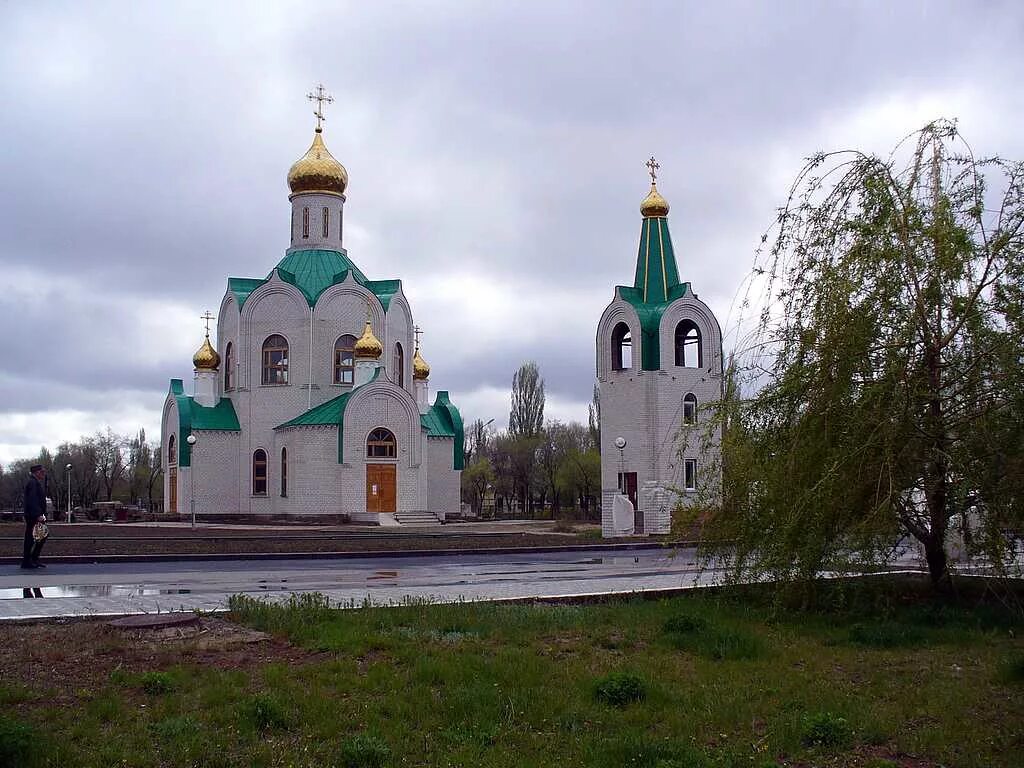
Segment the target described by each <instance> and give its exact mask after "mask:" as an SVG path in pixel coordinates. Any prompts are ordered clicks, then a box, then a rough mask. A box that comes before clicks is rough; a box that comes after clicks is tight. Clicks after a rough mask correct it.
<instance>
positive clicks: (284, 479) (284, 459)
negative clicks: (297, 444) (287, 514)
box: [281, 448, 288, 496]
mask: <svg viewBox="0 0 1024 768" xmlns="http://www.w3.org/2000/svg"><path fill="white" fill-rule="evenodd" d="M287 495H288V449H287V448H282V449H281V496H287Z"/></svg>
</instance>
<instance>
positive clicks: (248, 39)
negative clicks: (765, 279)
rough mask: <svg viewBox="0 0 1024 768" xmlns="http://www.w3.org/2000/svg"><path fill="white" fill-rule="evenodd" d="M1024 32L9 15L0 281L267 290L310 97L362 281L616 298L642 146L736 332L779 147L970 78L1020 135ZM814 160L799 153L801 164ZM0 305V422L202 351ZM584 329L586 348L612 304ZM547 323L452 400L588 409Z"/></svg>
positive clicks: (931, 11)
mask: <svg viewBox="0 0 1024 768" xmlns="http://www.w3.org/2000/svg"><path fill="white" fill-rule="evenodd" d="M1022 23H1024V11H1022V10H1021V9H1020V8H1019V6H1018V5H1015V4H1012V3H1003V4H999V3H994V4H984V5H980V4H962V3H953V2H936V3H897V4H893V3H883V2H863V3H849V4H834V3H827V4H823V3H811V2H806V3H790V4H784V5H779V4H765V3H760V2H732V3H715V4H710V3H678V2H669V1H667V0H666V2H647V3H632V4H621V3H603V2H589V1H584V0H578V1H577V2H566V3H544V4H512V5H510V4H504V5H502V4H494V3H480V4H470V3H466V2H462V1H461V0H459V1H457V2H456V1H454V0H453V1H452V2H439V3H431V4H420V3H415V4H414V3H380V4H374V5H362V6H355V7H335V6H334V5H333V4H323V5H315V4H312V3H302V4H295V5H291V4H264V5H253V4H244V3H239V4H226V3H225V4H217V5H216V6H214V7H211V6H209V5H208V4H200V3H184V4H175V5H174V6H145V5H128V4H123V3H110V4H98V3H97V4H89V5H87V6H86V5H80V4H61V3H57V4H33V5H14V4H8V5H5V6H3V7H2V8H0V28H2V29H3V30H4V31H5V46H4V47H3V49H2V50H0V103H2V104H3V105H4V108H3V109H2V110H0V136H2V138H3V146H2V149H0V275H7V274H11V273H12V272H11V271H12V270H14V269H19V268H31V269H34V270H36V271H38V272H39V273H41V274H43V275H44V276H45V275H50V276H54V277H55V276H60V278H61V279H64V280H70V281H72V282H74V283H76V284H77V285H78V286H79V290H80V291H82V292H88V293H89V295H90V296H91V297H93V298H94V299H95V300H96V302H95V303H98V304H99V305H100V306H103V305H107V306H110V307H118V306H122V305H124V304H125V303H131V304H135V305H140V306H148V305H155V304H156V303H158V302H160V303H168V302H170V303H174V304H176V305H180V306H182V307H191V308H194V309H195V310H197V311H202V310H203V309H205V308H207V307H211V308H213V309H216V306H217V304H218V302H219V299H220V297H221V295H222V293H223V291H224V288H225V280H226V278H227V277H228V276H229V275H237V276H255V277H260V276H263V275H265V274H266V273H267V272H268V271H269V270H270V269H271V268H272V267H273V266H274V264H276V262H277V261H278V260H279V259H280V257H281V255H282V253H283V250H284V248H285V247H286V245H287V224H288V216H289V209H288V203H287V190H286V188H285V184H284V177H285V174H286V172H287V169H288V166H289V165H290V164H291V162H292V161H293V160H294V159H296V158H297V157H298V156H299V155H300V154H301V153H302V152H303V151H304V150H305V148H306V146H308V142H309V140H310V133H311V131H310V129H311V116H310V108H309V105H308V104H307V103H306V102H305V101H304V100H303V98H302V95H303V94H304V93H305V92H306V90H308V89H309V88H310V86H311V85H312V84H313V83H314V82H315V81H317V80H319V79H322V80H323V81H324V82H325V84H326V85H327V86H328V88H329V89H330V90H332V91H333V93H334V95H335V97H336V99H337V101H336V103H335V104H334V105H333V106H332V107H331V108H330V109H329V112H328V118H329V119H328V123H327V142H328V145H329V146H330V148H331V150H332V151H333V152H334V153H335V155H336V156H337V157H338V158H339V159H340V160H341V161H342V162H344V163H345V164H346V166H347V167H348V169H349V171H350V173H351V176H352V183H351V187H350V193H349V201H348V207H347V211H346V220H347V222H348V225H349V227H350V233H351V234H350V236H349V237H348V245H349V248H350V255H351V256H352V258H353V259H354V260H355V262H356V263H357V264H359V265H360V267H361V268H362V269H363V270H364V271H365V272H366V273H367V274H368V275H369V276H371V277H375V278H387V277H400V278H402V279H403V280H404V282H405V284H406V285H407V286H410V285H412V284H415V283H416V282H417V281H420V280H423V279H425V278H426V277H427V276H436V275H439V274H440V275H447V274H452V273H455V272H458V271H470V272H474V273H477V274H484V275H487V276H489V277H491V278H492V279H493V280H494V281H495V282H496V284H509V283H513V282H514V284H515V285H517V286H525V288H523V289H524V290H530V289H531V286H532V287H533V289H534V290H537V291H541V290H543V291H545V295H548V294H549V293H550V294H552V295H557V292H558V289H559V287H560V286H572V287H573V288H574V289H576V290H578V291H583V292H587V291H600V292H601V294H602V295H604V296H607V298H608V299H610V298H611V291H612V287H613V286H614V285H615V284H624V283H629V282H630V281H631V278H632V272H633V260H634V258H635V253H636V245H637V237H638V233H639V226H640V221H639V214H638V210H637V208H638V205H639V201H640V199H641V198H642V197H643V195H644V194H645V193H646V176H645V174H644V169H643V166H642V163H643V161H644V160H645V159H646V157H647V156H648V155H650V154H651V153H655V154H656V155H658V157H659V160H660V161H661V163H662V166H663V171H662V179H661V182H660V184H659V186H660V188H661V189H662V192H663V193H664V194H665V195H666V196H667V197H668V198H669V200H670V202H671V204H672V215H671V226H672V232H673V239H674V243H675V246H676V252H677V255H678V258H679V262H680V271H681V273H682V277H683V278H684V279H688V280H691V281H692V282H693V285H694V288H695V289H696V290H697V292H698V293H700V294H701V296H702V297H703V298H704V299H705V300H707V301H709V302H710V303H711V304H712V306H713V307H714V308H715V310H716V311H717V312H718V313H719V315H720V318H721V319H722V320H723V321H724V320H725V315H726V314H727V313H728V311H729V308H730V306H731V304H732V301H733V295H734V294H735V292H736V289H737V287H738V285H739V284H740V281H741V280H742V278H743V276H744V274H745V273H746V271H747V270H748V269H749V266H750V264H751V259H752V254H753V249H754V248H755V247H756V245H757V237H758V235H759V234H760V232H761V231H762V230H763V229H764V228H765V226H766V225H767V224H769V223H770V222H771V219H772V216H773V213H774V207H775V206H776V205H778V204H779V203H780V202H781V199H782V196H783V195H784V194H785V190H784V189H765V188H764V181H765V180H764V178H763V175H762V174H763V164H764V162H765V156H766V154H767V153H768V152H769V151H770V149H771V148H772V147H773V146H776V145H778V144H779V143H786V142H787V141H788V139H789V137H791V136H793V135H803V134H804V132H805V131H806V130H807V128H808V126H810V125H813V124H814V123H815V121H817V120H819V119H821V118H822V116H824V115H829V114H834V113H836V112H839V111H842V110H844V109H847V108H849V107H851V106H852V105H856V104H858V103H862V102H864V101H866V100H868V99H870V98H872V97H874V96H880V95H884V94H886V93H890V92H898V91H906V92H912V91H914V90H917V89H934V90H936V91H941V90H942V89H944V88H953V87H959V86H961V85H962V84H963V83H965V82H968V83H972V84H973V85H974V86H975V87H977V88H978V89H989V90H990V91H992V92H993V93H995V94H996V95H997V98H996V102H997V103H1000V104H1005V105H1006V114H1003V115H993V116H992V118H991V119H992V120H998V121H1001V122H1006V123H1014V122H1017V123H1019V118H1020V113H1021V111H1022V110H1024V106H1022V105H1020V104H1019V103H1016V102H1013V100H1012V99H1010V98H1008V97H1007V96H1006V94H1012V93H1014V92H1015V90H1014V89H1016V88H1017V84H1018V83H1019V82H1020V80H1021V78H1022V76H1024V56H1022V55H1021V53H1020V49H1019V40H1020V35H1021V31H1022ZM43 40H45V41H47V44H46V45H42V44H40V43H41V41H43ZM915 127H917V126H912V125H911V126H902V125H901V126H892V127H891V131H892V134H893V137H894V139H895V138H896V137H898V136H901V135H902V134H903V133H905V132H907V131H909V130H912V129H913V128H915ZM964 127H965V130H966V131H967V132H968V134H970V132H971V130H970V126H964ZM819 148H821V147H820V146H816V145H808V146H802V145H801V146H799V147H798V148H796V150H795V152H794V157H793V158H792V163H793V170H794V171H795V170H796V168H797V167H798V165H799V162H800V155H801V154H809V153H811V152H813V151H814V150H816V149H819ZM985 150H986V151H999V152H1003V153H1010V154H1013V153H1014V152H1015V151H1016V154H1018V155H1024V147H1022V146H1021V145H1019V144H1018V146H1017V147H986V148H985ZM362 233H365V236H364V235H363V234H362ZM712 250H713V252H714V253H715V258H714V259H710V258H709V257H708V254H709V253H710V252H712ZM513 278H514V280H513ZM3 279H4V278H3V277H0V280H3ZM407 290H408V289H407ZM574 295H575V294H574ZM90 306H92V305H90ZM413 309H414V311H416V312H417V320H418V321H419V322H421V323H422V324H425V325H429V324H430V323H431V320H432V318H431V317H429V316H423V314H422V312H423V311H424V310H417V307H416V306H415V305H414V307H413ZM432 311H437V310H432ZM449 311H450V312H456V313H457V312H459V311H460V310H459V308H458V307H457V306H455V307H452V308H450V310H449ZM0 312H2V314H3V320H4V330H5V333H4V334H3V341H2V342H0V343H2V350H0V351H2V358H0V359H3V360H4V363H3V364H2V365H0V374H2V375H3V376H4V377H5V378H3V379H2V380H0V381H2V383H0V395H2V396H3V399H2V401H0V412H8V413H10V412H15V411H21V410H24V409H25V408H26V407H27V406H26V403H28V402H30V401H32V400H33V399H34V398H33V397H32V393H34V392H35V391H36V390H37V389H38V388H40V387H47V386H48V387H50V389H49V390H46V391H47V392H48V393H49V394H50V397H49V398H47V399H48V401H49V402H50V403H51V407H54V408H56V407H58V406H61V405H63V406H66V407H75V406H76V405H78V404H80V405H82V406H83V407H87V408H95V403H94V401H93V399H92V398H93V393H95V392H98V391H103V390H104V389H105V388H109V387H113V386H118V387H131V388H137V389H139V390H145V391H147V392H153V393H154V395H155V400H154V402H153V408H154V410H155V409H158V408H159V407H160V399H161V396H162V392H163V391H164V390H165V388H166V384H167V378H168V377H170V376H178V377H185V378H187V377H188V375H189V374H190V366H189V360H188V355H187V354H182V355H181V359H180V360H178V362H177V363H175V362H173V361H172V360H164V359H163V358H159V356H158V357H157V358H153V357H152V356H147V357H146V359H154V360H155V361H154V362H152V363H142V362H139V361H129V362H128V363H126V364H122V365H110V364H108V363H106V362H104V361H103V360H102V359H101V358H100V357H98V356H97V352H96V350H101V349H104V348H108V347H109V346H110V345H111V344H114V343H116V342H117V340H118V338H119V337H120V336H121V335H122V334H121V331H122V329H121V328H119V327H118V323H123V322H124V317H126V313H124V312H118V311H114V312H111V313H109V314H107V313H103V312H99V311H98V310H95V309H86V308H83V306H81V304H80V303H77V302H75V301H70V300H69V301H62V302H60V303H55V304H51V305H50V306H47V307H45V308H43V309H39V308H31V307H25V306H22V305H18V304H12V303H11V302H10V301H9V300H8V301H0ZM580 312H581V313H588V314H594V315H595V316H594V317H593V319H592V322H591V323H590V324H589V325H587V327H592V325H593V324H596V322H597V316H596V315H597V314H599V312H600V308H596V309H595V308H594V307H590V306H589V305H587V306H586V307H584V306H582V305H581V306H580ZM544 322H545V320H544V318H542V317H524V318H522V320H521V323H522V325H523V328H522V329H516V328H511V329H509V336H510V337H511V338H510V341H509V342H508V343H507V344H505V345H503V346H502V348H501V350H500V352H497V351H495V350H494V349H493V348H491V347H490V345H489V344H485V343H483V342H480V341H477V340H474V338H473V335H472V333H470V334H467V337H466V341H465V343H466V345H467V346H468V349H466V350H462V351H461V356H460V357H456V356H455V355H453V354H451V353H449V352H447V351H445V350H444V349H443V348H442V347H440V346H439V347H438V348H437V351H436V352H435V353H432V354H431V355H429V356H428V357H429V359H430V362H431V364H432V365H433V366H434V369H435V372H436V376H437V380H438V384H439V385H440V386H442V387H445V388H448V389H451V390H453V391H459V390H462V391H471V390H473V389H476V388H478V387H480V386H483V385H484V384H492V385H494V386H497V387H500V388H507V387H508V385H509V382H510V380H511V374H512V371H514V370H515V367H516V366H517V365H518V363H519V362H521V360H523V359H527V358H533V359H537V360H538V362H539V363H540V365H541V368H542V371H543V373H544V375H545V377H546V379H547V380H548V386H549V391H552V392H555V393H557V394H558V395H559V396H561V397H563V398H564V399H566V400H573V401H576V402H585V401H586V400H588V399H589V395H590V382H591V381H592V378H593V335H592V333H591V332H589V331H588V332H586V333H579V332H573V333H571V334H568V333H566V334H563V335H564V338H562V337H559V339H558V344H559V348H558V349H557V350H548V349H544V348H541V347H538V346H537V345H530V344H527V343H520V342H519V341H518V339H519V338H520V337H521V338H522V339H526V338H533V337H534V333H532V331H536V330H537V329H538V328H540V327H541V326H542V325H543V323H544ZM520 331H522V332H521V333H520ZM33 332H40V333H42V334H43V335H44V336H45V338H46V339H47V340H48V341H47V346H46V349H45V351H44V352H43V353H42V354H38V353H36V351H35V350H34V348H33V346H32V344H31V343H29V342H28V341H26V340H27V339H29V338H31V335H32V333H33ZM198 333H199V325H198V321H196V324H195V325H194V326H189V327H186V328H177V327H167V328H166V329H165V330H164V331H162V332H160V336H161V338H156V337H154V338H153V340H152V343H153V344H161V345H166V344H168V343H169V342H170V341H173V340H174V339H176V338H179V337H181V336H184V337H185V338H190V339H195V340H196V341H197V342H198ZM179 344H180V342H179ZM27 382H32V385H31V386H32V390H31V391H30V392H28V393H26V392H25V391H24V390H23V388H24V387H28V386H29V384H28V383H27ZM582 417H583V414H581V418H582Z"/></svg>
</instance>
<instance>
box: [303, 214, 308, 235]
mask: <svg viewBox="0 0 1024 768" xmlns="http://www.w3.org/2000/svg"><path fill="white" fill-rule="evenodd" d="M302 236H303V237H309V208H303V209H302Z"/></svg>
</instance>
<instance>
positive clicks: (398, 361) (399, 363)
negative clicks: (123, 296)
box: [391, 343, 405, 387]
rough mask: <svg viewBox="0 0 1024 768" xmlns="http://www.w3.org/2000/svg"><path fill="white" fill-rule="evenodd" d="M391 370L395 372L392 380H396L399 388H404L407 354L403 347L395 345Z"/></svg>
mask: <svg viewBox="0 0 1024 768" xmlns="http://www.w3.org/2000/svg"><path fill="white" fill-rule="evenodd" d="M391 369H392V370H393V371H394V373H393V374H392V378H393V379H394V380H395V384H397V385H398V386H400V387H401V386H404V385H403V384H402V377H403V376H404V375H405V353H404V352H403V351H402V345H401V344H398V343H396V344H395V355H394V358H393V359H392V360H391Z"/></svg>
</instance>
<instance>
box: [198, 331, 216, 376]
mask: <svg viewBox="0 0 1024 768" xmlns="http://www.w3.org/2000/svg"><path fill="white" fill-rule="evenodd" d="M192 364H193V365H194V366H195V367H196V370H197V371H216V370H217V368H218V367H220V355H219V354H218V353H217V350H216V349H214V348H213V345H212V344H211V343H210V334H209V333H207V334H206V338H205V339H203V345H202V346H201V347H199V349H198V350H196V353H195V354H194V355H192Z"/></svg>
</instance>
